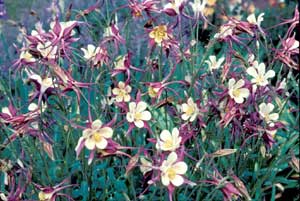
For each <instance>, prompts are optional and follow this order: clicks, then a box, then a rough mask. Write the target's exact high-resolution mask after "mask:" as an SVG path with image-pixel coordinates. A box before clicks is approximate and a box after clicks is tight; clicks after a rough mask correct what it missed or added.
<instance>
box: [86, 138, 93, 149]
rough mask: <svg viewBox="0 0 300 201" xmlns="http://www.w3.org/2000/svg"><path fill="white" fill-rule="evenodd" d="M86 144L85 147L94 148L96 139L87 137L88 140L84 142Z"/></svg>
mask: <svg viewBox="0 0 300 201" xmlns="http://www.w3.org/2000/svg"><path fill="white" fill-rule="evenodd" d="M84 145H85V147H86V148H87V149H89V150H93V149H95V146H96V145H95V141H94V140H93V139H91V138H87V139H86V140H85V142H84Z"/></svg>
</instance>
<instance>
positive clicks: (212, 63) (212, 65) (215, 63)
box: [205, 55, 225, 71]
mask: <svg viewBox="0 0 300 201" xmlns="http://www.w3.org/2000/svg"><path fill="white" fill-rule="evenodd" d="M224 60H225V57H221V58H220V59H218V60H217V58H216V56H215V55H211V56H209V60H206V61H205V63H207V64H208V68H209V70H210V71H212V70H214V69H218V68H220V67H221V65H222V63H223V62H224Z"/></svg>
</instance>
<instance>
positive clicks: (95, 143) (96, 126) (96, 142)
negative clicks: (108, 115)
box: [79, 119, 113, 150]
mask: <svg viewBox="0 0 300 201" xmlns="http://www.w3.org/2000/svg"><path fill="white" fill-rule="evenodd" d="M112 134H113V130H112V128H110V127H102V122H101V121H100V120H99V119H97V120H95V121H93V123H92V126H91V128H87V129H85V130H84V131H83V133H82V137H81V138H83V139H85V143H84V145H85V147H86V148H87V149H89V150H94V149H95V148H98V149H105V148H106V146H107V144H108V142H107V139H109V138H111V137H112ZM79 141H80V140H79Z"/></svg>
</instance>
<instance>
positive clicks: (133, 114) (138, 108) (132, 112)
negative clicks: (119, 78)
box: [126, 101, 151, 128]
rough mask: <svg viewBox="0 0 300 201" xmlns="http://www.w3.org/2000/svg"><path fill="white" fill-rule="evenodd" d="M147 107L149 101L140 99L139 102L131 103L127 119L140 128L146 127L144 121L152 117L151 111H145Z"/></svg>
mask: <svg viewBox="0 0 300 201" xmlns="http://www.w3.org/2000/svg"><path fill="white" fill-rule="evenodd" d="M146 108H147V103H145V102H143V101H140V102H138V103H135V102H131V103H129V112H127V115H126V119H127V121H128V122H130V123H134V125H135V126H136V127H138V128H143V127H144V121H149V120H150V119H151V113H150V112H149V111H145V110H146Z"/></svg>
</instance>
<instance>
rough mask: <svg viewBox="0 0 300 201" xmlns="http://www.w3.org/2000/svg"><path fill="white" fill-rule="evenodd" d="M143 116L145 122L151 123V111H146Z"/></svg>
mask: <svg viewBox="0 0 300 201" xmlns="http://www.w3.org/2000/svg"><path fill="white" fill-rule="evenodd" d="M141 115H142V116H141V119H142V120H144V121H149V120H150V119H151V113H150V112H149V111H144V112H142V113H141Z"/></svg>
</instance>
